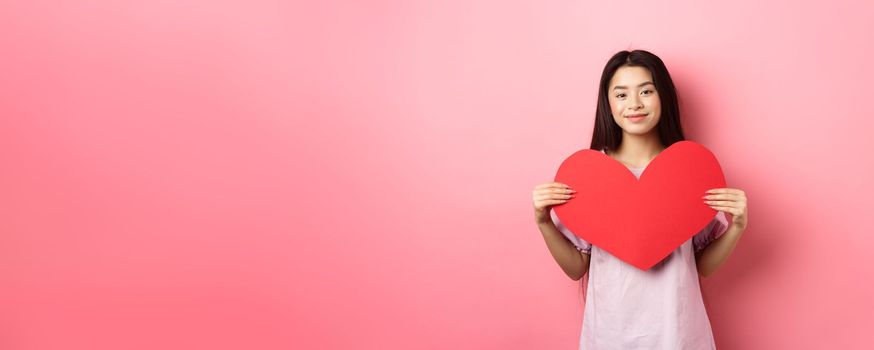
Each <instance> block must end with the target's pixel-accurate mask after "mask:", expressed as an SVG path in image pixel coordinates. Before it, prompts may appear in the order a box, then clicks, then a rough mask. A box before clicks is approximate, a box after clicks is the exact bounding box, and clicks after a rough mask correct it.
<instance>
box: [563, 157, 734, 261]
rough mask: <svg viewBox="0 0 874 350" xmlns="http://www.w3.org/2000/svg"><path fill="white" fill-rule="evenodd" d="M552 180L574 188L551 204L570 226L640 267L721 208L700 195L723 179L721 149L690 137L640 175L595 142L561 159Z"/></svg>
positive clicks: (663, 253)
mask: <svg viewBox="0 0 874 350" xmlns="http://www.w3.org/2000/svg"><path fill="white" fill-rule="evenodd" d="M555 181H557V182H561V183H564V184H567V185H568V186H570V187H571V188H572V189H574V190H576V191H577V193H576V197H575V198H573V199H571V200H569V201H567V202H566V203H564V204H562V205H557V206H555V207H554V209H553V210H555V214H556V215H557V216H558V218H559V220H561V222H562V223H563V224H564V225H565V227H567V228H568V229H569V230H570V231H571V232H573V233H574V234H575V235H577V236H579V237H580V238H583V239H585V240H586V241H588V242H589V243H591V244H593V245H595V246H598V247H599V248H601V249H603V250H606V251H607V252H609V253H610V254H613V256H615V257H617V258H619V259H621V260H623V261H625V262H627V263H629V264H630V265H633V266H635V267H637V268H639V269H641V270H648V269H649V268H651V267H652V266H654V265H655V264H657V263H658V262H659V261H661V260H662V259H664V258H665V257H666V256H668V255H669V254H670V253H671V252H672V251H673V250H674V249H677V247H679V246H680V245H682V244H683V243H684V242H686V241H687V240H689V239H690V238H692V236H694V235H695V234H696V233H698V232H699V231H701V229H703V228H704V227H705V226H706V225H707V224H708V223H710V221H711V220H713V218H714V216H715V215H716V213H717V211H716V210H714V209H712V208H710V206H708V205H707V204H705V203H704V201H703V199H702V198H701V197H703V196H704V195H705V194H706V193H705V192H706V191H707V190H709V189H713V188H722V187H725V176H724V175H723V174H722V168H721V167H720V166H719V162H718V161H717V160H716V157H715V156H714V155H713V153H711V152H710V150H708V149H707V148H705V147H704V146H702V145H700V144H697V143H695V142H691V141H680V142H676V143H674V144H673V145H671V146H670V147H668V148H667V149H665V150H664V151H662V152H661V153H659V155H658V156H656V157H655V159H653V160H652V161H651V162H650V163H649V165H647V167H646V169H645V170H644V172H643V174H641V176H640V180H639V181H638V179H637V178H635V177H634V174H632V173H631V171H630V170H628V168H627V167H625V165H623V164H622V163H619V162H618V161H616V160H615V159H613V158H611V157H610V156H607V155H606V154H603V153H601V152H599V151H595V150H591V149H585V150H581V151H578V152H576V153H574V154H573V155H571V156H570V157H568V158H567V159H566V160H565V161H564V162H562V164H561V166H560V167H559V168H558V173H557V174H556V176H555Z"/></svg>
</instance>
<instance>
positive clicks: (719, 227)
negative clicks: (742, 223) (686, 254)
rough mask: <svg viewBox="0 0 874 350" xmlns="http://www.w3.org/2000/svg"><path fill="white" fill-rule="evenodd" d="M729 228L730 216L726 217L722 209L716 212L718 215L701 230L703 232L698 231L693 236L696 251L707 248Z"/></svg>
mask: <svg viewBox="0 0 874 350" xmlns="http://www.w3.org/2000/svg"><path fill="white" fill-rule="evenodd" d="M727 230H728V218H726V217H725V213H723V212H721V211H720V212H718V213H716V217H714V218H713V220H712V221H710V223H709V224H707V226H705V227H704V229H702V230H701V232H698V233H697V234H696V235H695V237H693V238H692V244H693V245H694V246H695V253H698V252H700V251H701V250H703V249H704V248H706V247H707V246H708V245H709V244H710V243H712V242H713V241H715V240H716V239H717V238H719V237H720V236H722V234H723V233H725V231H727Z"/></svg>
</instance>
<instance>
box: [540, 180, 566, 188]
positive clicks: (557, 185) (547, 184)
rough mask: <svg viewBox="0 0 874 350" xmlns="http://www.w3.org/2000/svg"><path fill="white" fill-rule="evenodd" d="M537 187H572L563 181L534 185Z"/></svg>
mask: <svg viewBox="0 0 874 350" xmlns="http://www.w3.org/2000/svg"><path fill="white" fill-rule="evenodd" d="M534 188H535V189H544V188H570V186H568V185H565V184H563V183H561V182H547V183H545V184H540V185H537V186H536V187H534Z"/></svg>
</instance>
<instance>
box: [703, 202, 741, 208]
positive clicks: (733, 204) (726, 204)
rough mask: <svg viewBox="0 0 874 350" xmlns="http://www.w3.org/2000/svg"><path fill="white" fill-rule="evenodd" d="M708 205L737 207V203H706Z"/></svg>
mask: <svg viewBox="0 0 874 350" xmlns="http://www.w3.org/2000/svg"><path fill="white" fill-rule="evenodd" d="M704 203H706V204H707V205H711V206H713V205H718V206H723V207H736V205H735V203H736V202H735V201H704Z"/></svg>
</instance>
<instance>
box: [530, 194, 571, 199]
mask: <svg viewBox="0 0 874 350" xmlns="http://www.w3.org/2000/svg"><path fill="white" fill-rule="evenodd" d="M573 197H574V195H572V194H545V195H541V196H537V197H535V200H541V201H545V200H550V199H571V198H573Z"/></svg>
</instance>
